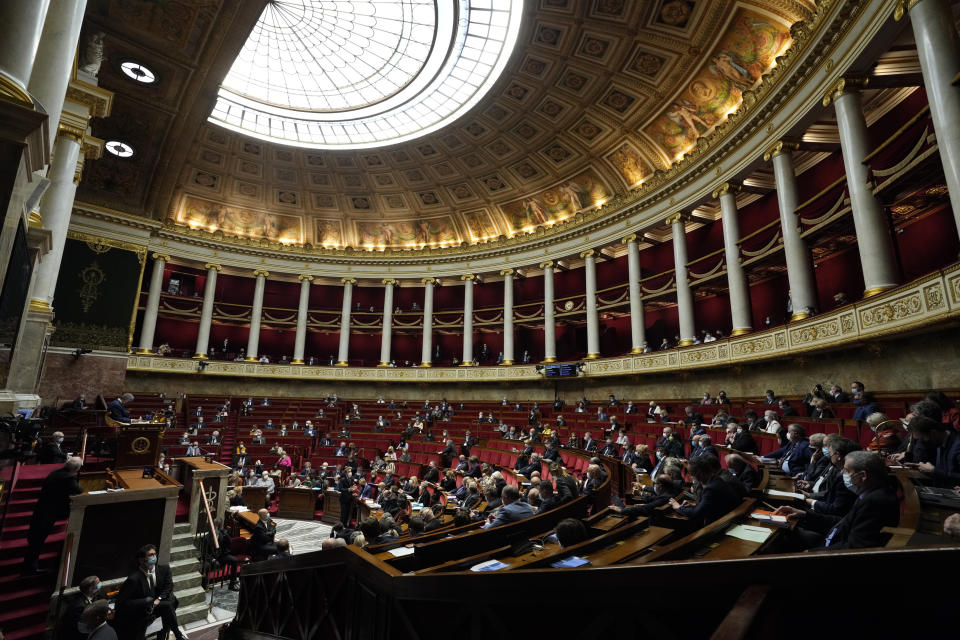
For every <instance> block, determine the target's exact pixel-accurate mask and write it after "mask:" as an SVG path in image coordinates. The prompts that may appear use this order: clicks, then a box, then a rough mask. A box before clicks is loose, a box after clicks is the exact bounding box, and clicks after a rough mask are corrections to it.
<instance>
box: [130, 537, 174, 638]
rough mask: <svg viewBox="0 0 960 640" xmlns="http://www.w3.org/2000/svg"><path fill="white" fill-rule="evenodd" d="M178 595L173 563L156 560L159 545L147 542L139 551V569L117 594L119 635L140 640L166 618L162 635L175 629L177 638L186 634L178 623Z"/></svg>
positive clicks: (165, 635)
mask: <svg viewBox="0 0 960 640" xmlns="http://www.w3.org/2000/svg"><path fill="white" fill-rule="evenodd" d="M178 604H179V603H178V601H177V596H175V595H174V594H173V573H172V572H171V571H170V566H169V565H166V564H159V563H158V562H157V547H156V546H155V545H152V544H147V545H144V546H142V547H140V550H139V551H137V570H136V571H134V572H133V573H131V574H130V575H129V576H127V579H126V580H124V581H123V584H122V585H121V586H120V593H119V595H118V596H117V608H116V612H117V613H116V623H115V625H116V628H117V630H118V631H119V633H118V634H117V635H119V636H120V637H121V638H124V640H127V639H128V638H129V639H130V640H141V639H142V638H143V637H144V635H145V633H146V631H147V627H148V626H150V623H151V622H153V621H154V620H156V619H157V618H160V619H161V620H162V621H163V630H162V631H161V637H164V638H166V637H167V633H168V632H170V631H173V636H174V638H176V640H184V639H185V636H184V635H183V632H182V631H181V630H180V624H179V623H178V622H177V605H178Z"/></svg>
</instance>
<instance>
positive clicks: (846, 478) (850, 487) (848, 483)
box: [843, 473, 857, 493]
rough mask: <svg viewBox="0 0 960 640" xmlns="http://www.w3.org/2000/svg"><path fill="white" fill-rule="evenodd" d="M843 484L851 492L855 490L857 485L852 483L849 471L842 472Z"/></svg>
mask: <svg viewBox="0 0 960 640" xmlns="http://www.w3.org/2000/svg"><path fill="white" fill-rule="evenodd" d="M843 486H845V487H846V488H847V489H848V490H849V491H852V492H853V493H856V492H857V487H856V486H855V485H854V484H853V478H852V477H851V476H850V474H849V473H844V474H843Z"/></svg>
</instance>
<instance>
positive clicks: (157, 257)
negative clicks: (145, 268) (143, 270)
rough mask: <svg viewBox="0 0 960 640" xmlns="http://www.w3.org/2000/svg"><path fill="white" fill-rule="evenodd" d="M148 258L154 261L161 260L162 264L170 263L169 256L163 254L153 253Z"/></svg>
mask: <svg viewBox="0 0 960 640" xmlns="http://www.w3.org/2000/svg"><path fill="white" fill-rule="evenodd" d="M150 257H151V258H153V259H154V260H163V261H164V262H170V256H169V255H167V254H165V253H156V252H154V253H152V254H150Z"/></svg>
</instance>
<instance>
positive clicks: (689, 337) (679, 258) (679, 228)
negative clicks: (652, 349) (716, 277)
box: [666, 213, 696, 347]
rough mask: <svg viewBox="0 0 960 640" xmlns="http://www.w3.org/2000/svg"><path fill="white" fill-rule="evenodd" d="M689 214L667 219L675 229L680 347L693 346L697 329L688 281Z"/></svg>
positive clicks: (674, 267)
mask: <svg viewBox="0 0 960 640" xmlns="http://www.w3.org/2000/svg"><path fill="white" fill-rule="evenodd" d="M688 219H689V217H688V216H687V214H684V213H675V214H673V215H672V216H670V217H669V218H667V219H666V223H667V224H669V225H670V226H671V227H673V269H674V273H675V278H676V281H677V317H678V319H679V321H680V342H679V343H678V344H677V346H678V347H686V346H688V345H691V344H693V341H694V338H695V337H696V329H695V327H694V321H693V292H692V291H691V290H690V282H689V281H688V280H687V231H686V228H685V227H684V225H685V223H686V221H687V220H688Z"/></svg>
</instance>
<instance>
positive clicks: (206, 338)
mask: <svg viewBox="0 0 960 640" xmlns="http://www.w3.org/2000/svg"><path fill="white" fill-rule="evenodd" d="M203 266H204V268H205V269H206V270H207V281H206V282H205V283H204V285H203V306H202V307H201V308H200V326H199V327H198V328H197V349H196V351H194V355H193V357H194V358H201V359H202V358H206V357H207V351H208V350H209V348H210V325H211V324H213V303H214V299H215V298H216V297H217V276H218V275H219V274H220V269H221V268H222V267H221V266H220V265H218V264H214V263H212V262H208V263H207V264H205V265H203Z"/></svg>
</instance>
